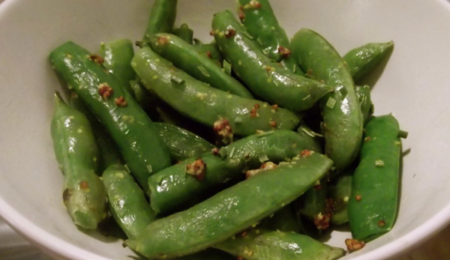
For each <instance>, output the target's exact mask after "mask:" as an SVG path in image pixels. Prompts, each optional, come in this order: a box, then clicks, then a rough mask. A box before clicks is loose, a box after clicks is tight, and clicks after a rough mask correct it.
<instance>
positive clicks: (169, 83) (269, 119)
mask: <svg viewBox="0 0 450 260" xmlns="http://www.w3.org/2000/svg"><path fill="white" fill-rule="evenodd" d="M131 65H132V66H133V68H134V70H135V71H136V73H137V74H138V75H139V77H140V78H141V79H142V81H143V83H144V85H145V86H146V87H147V88H148V89H149V90H151V91H153V92H155V93H156V94H157V95H158V96H159V97H160V98H161V99H162V100H164V101H165V102H166V103H168V104H169V105H170V106H171V107H173V108H174V109H175V110H177V111H179V112H180V113H181V114H183V115H185V116H187V117H190V118H192V119H194V120H196V121H198V122H200V123H202V124H204V125H207V126H210V127H214V129H215V130H216V132H217V133H218V134H219V135H220V136H222V137H223V138H224V141H227V140H229V139H232V137H233V135H234V134H237V135H243V136H246V135H252V134H254V133H256V132H257V131H258V130H262V131H269V130H272V129H293V128H294V127H295V126H296V125H297V124H298V121H299V119H298V117H297V116H296V115H295V114H294V113H292V112H290V111H288V110H286V109H282V108H277V109H275V108H273V107H271V106H269V105H268V104H267V103H264V102H261V101H257V100H253V99H246V98H242V97H239V96H236V95H233V94H229V93H226V92H224V91H221V90H218V89H214V88H211V87H209V86H208V85H206V84H205V83H203V82H200V81H198V80H196V79H194V78H192V77H191V76H189V75H188V74H186V73H185V72H183V71H181V70H179V69H177V68H175V67H174V66H173V65H172V64H171V63H170V62H168V61H167V60H165V59H163V58H162V57H160V56H159V55H158V54H156V53H155V52H153V51H152V50H151V49H150V48H148V47H144V48H142V49H141V50H139V51H138V52H137V53H136V55H135V57H134V58H133V61H132V63H131Z"/></svg>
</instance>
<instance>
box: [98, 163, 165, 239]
mask: <svg viewBox="0 0 450 260" xmlns="http://www.w3.org/2000/svg"><path fill="white" fill-rule="evenodd" d="M102 180H103V183H104V184H105V188H106V192H107V193H108V198H109V205H110V206H109V208H110V211H111V214H112V216H113V218H114V219H115V220H116V222H117V223H118V224H119V226H120V227H121V228H122V230H123V231H124V232H125V234H126V235H127V237H128V238H131V239H133V238H136V237H137V236H138V235H139V234H140V233H141V232H142V230H143V229H144V228H145V227H146V226H148V225H149V224H150V223H152V222H153V221H154V220H155V219H156V214H155V213H154V212H153V211H152V209H151V208H150V205H149V204H148V202H147V199H146V198H145V194H144V192H143V191H142V189H141V188H140V187H139V185H138V184H137V183H136V181H135V180H134V179H133V177H132V176H131V175H130V174H129V173H128V171H127V169H126V168H125V167H124V166H122V165H120V164H113V165H110V166H109V167H108V168H107V169H106V170H105V171H104V172H103V175H102Z"/></svg>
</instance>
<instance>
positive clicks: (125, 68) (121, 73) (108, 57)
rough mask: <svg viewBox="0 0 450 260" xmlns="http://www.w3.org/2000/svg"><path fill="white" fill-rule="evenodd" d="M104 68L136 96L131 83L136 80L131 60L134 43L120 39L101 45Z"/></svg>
mask: <svg viewBox="0 0 450 260" xmlns="http://www.w3.org/2000/svg"><path fill="white" fill-rule="evenodd" d="M100 56H101V57H103V63H102V64H103V66H104V67H105V68H107V69H108V70H109V72H111V73H112V74H114V75H116V77H117V78H118V79H119V80H120V81H121V82H122V86H123V87H124V88H125V89H126V90H127V91H128V92H129V93H130V94H131V95H133V96H134V91H133V89H132V88H131V86H130V81H132V80H134V79H135V78H136V74H135V73H134V70H133V68H132V67H131V64H130V63H131V59H133V56H134V50H133V43H132V42H131V41H130V40H128V39H118V40H114V41H110V42H106V43H102V44H101V45H100Z"/></svg>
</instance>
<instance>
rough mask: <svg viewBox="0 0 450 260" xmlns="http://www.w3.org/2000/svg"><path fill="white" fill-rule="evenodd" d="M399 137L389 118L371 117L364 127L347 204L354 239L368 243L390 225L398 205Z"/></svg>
mask: <svg viewBox="0 0 450 260" xmlns="http://www.w3.org/2000/svg"><path fill="white" fill-rule="evenodd" d="M400 134H401V131H400V129H399V125H398V122H397V120H396V119H395V118H394V117H393V116H392V115H385V116H379V117H374V118H372V119H371V120H370V121H369V123H367V125H366V129H365V138H364V143H363V144H362V148H361V157H360V162H359V165H358V167H357V168H356V171H355V173H354V175H353V180H352V193H351V194H352V195H351V197H350V201H349V204H348V217H349V222H350V229H351V231H352V235H353V238H354V239H357V240H360V241H370V240H372V239H374V238H376V237H378V236H380V235H382V234H384V233H386V232H389V231H390V230H391V229H392V227H393V226H394V222H395V219H396V218H397V211H398V203H399V181H400V156H401V149H402V146H401V141H400V138H399V135H400ZM380 190H382V192H380Z"/></svg>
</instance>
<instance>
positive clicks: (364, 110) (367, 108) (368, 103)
mask: <svg viewBox="0 0 450 260" xmlns="http://www.w3.org/2000/svg"><path fill="white" fill-rule="evenodd" d="M370 91H371V89H370V87H369V86H368V85H364V86H356V95H357V96H358V100H359V104H360V106H361V114H362V117H363V122H364V125H366V124H367V122H369V120H370V118H371V117H372V115H373V112H374V106H373V103H372V99H371V94H370Z"/></svg>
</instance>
